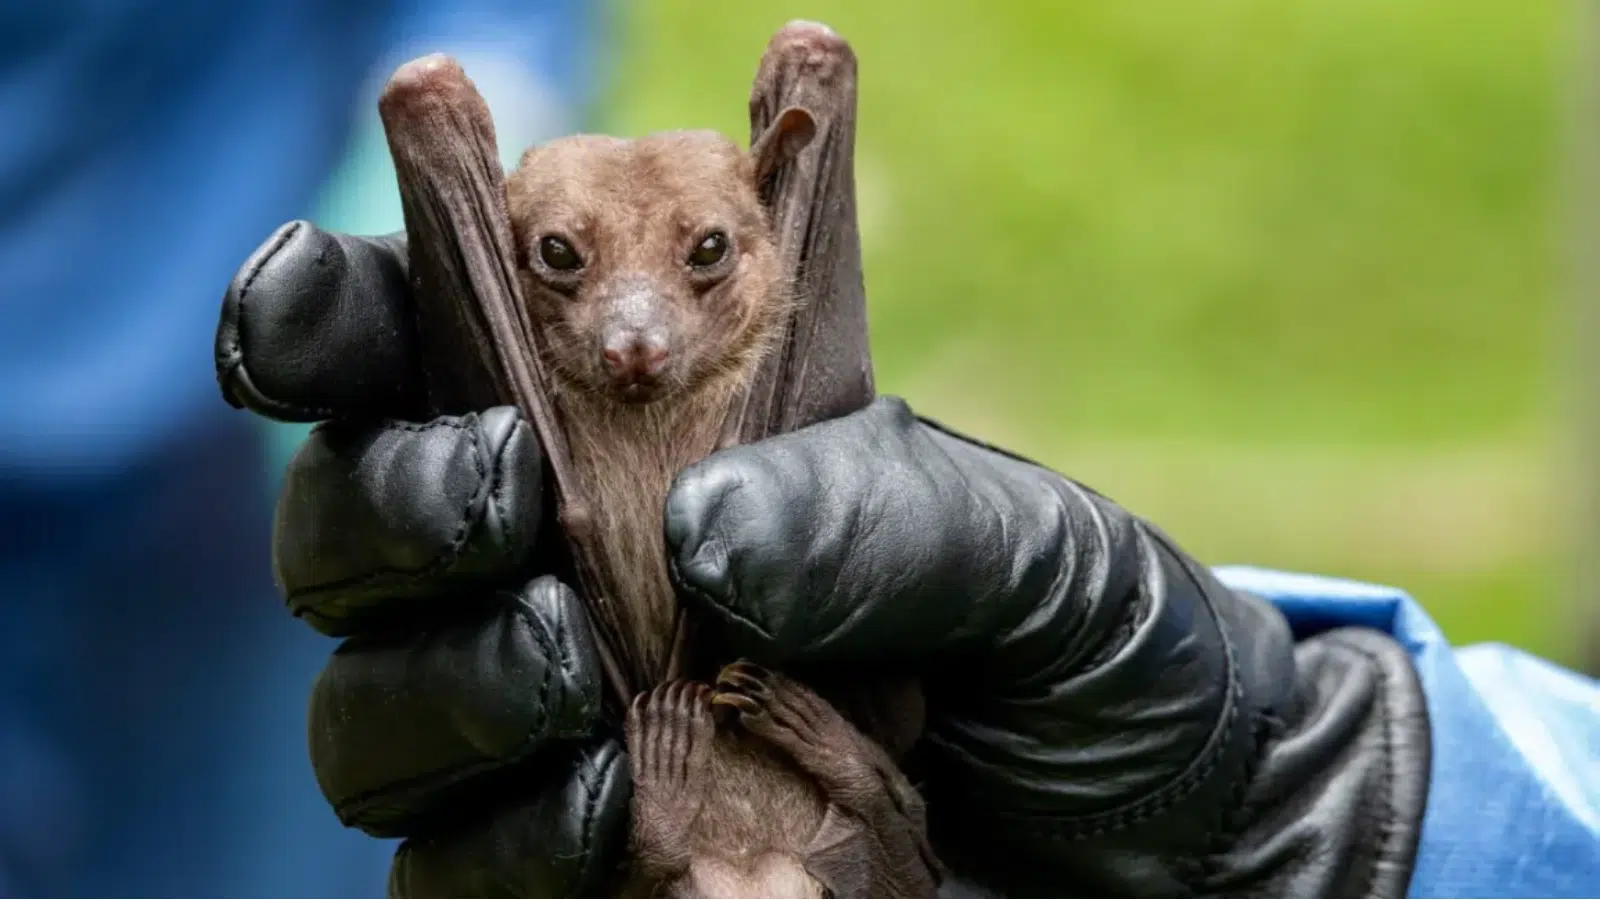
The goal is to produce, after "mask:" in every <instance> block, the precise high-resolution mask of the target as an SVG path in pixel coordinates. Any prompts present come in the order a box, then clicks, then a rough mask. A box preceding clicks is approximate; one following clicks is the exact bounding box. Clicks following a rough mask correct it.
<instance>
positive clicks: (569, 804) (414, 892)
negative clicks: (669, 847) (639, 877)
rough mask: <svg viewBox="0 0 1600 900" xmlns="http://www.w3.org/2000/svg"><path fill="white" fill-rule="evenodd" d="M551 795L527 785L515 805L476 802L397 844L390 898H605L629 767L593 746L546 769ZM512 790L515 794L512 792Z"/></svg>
mask: <svg viewBox="0 0 1600 900" xmlns="http://www.w3.org/2000/svg"><path fill="white" fill-rule="evenodd" d="M554 774H555V776H556V778H555V782H554V783H555V784H556V785H558V786H559V787H557V788H556V789H554V790H551V789H544V790H540V789H539V788H538V786H536V785H527V786H525V787H526V788H528V789H527V790H516V791H515V792H514V793H512V794H511V796H512V797H514V798H520V797H530V798H533V799H531V800H523V801H521V802H518V801H517V800H513V801H512V802H509V803H508V802H505V801H504V800H503V799H502V800H500V801H499V802H498V803H496V802H489V803H484V804H482V805H480V806H479V807H477V808H476V809H475V813H476V814H475V815H473V816H469V817H465V818H462V819H460V820H459V821H450V822H447V823H446V824H445V825H444V826H442V827H440V828H437V829H436V830H435V831H433V832H431V833H424V834H419V835H416V836H414V837H412V838H410V839H409V840H407V841H406V842H405V843H403V844H401V845H400V850H399V852H398V853H397V854H396V856H395V865H394V868H393V869H392V870H391V871H390V877H389V892H390V895H391V896H394V897H556V896H563V897H566V896H570V897H604V896H616V895H615V893H610V890H611V888H612V887H613V886H614V885H615V884H616V878H615V870H614V864H615V861H616V860H618V859H620V858H621V857H622V855H623V853H624V851H625V850H626V840H627V818H628V798H629V796H630V793H629V783H628V777H629V776H628V761H627V756H626V755H625V754H624V751H623V747H622V745H621V744H620V743H619V742H617V741H615V740H602V741H599V742H597V743H595V744H593V745H592V746H588V747H585V748H584V749H583V751H582V752H581V753H579V754H578V755H577V756H576V757H574V758H572V760H571V761H570V762H569V763H567V764H566V765H565V766H561V767H557V768H556V769H555V770H554ZM511 787H512V788H513V789H515V788H516V787H517V786H516V785H512V786H511Z"/></svg>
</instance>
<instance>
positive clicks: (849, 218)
mask: <svg viewBox="0 0 1600 900" xmlns="http://www.w3.org/2000/svg"><path fill="white" fill-rule="evenodd" d="M790 106H799V107H802V108H804V109H805V110H807V111H808V112H810V113H811V115H812V118H813V119H814V120H815V122H816V129H817V131H816V137H815V138H813V139H812V141H811V143H810V144H809V145H808V146H807V147H806V148H805V149H804V150H802V151H801V152H800V154H799V156H797V157H796V158H795V159H794V160H793V161H791V162H790V163H789V164H787V165H785V166H783V167H781V168H780V169H779V170H778V171H777V172H776V173H774V175H773V176H772V177H771V178H770V179H769V180H768V181H767V182H766V183H765V184H764V185H763V186H762V200H763V202H764V203H765V204H766V206H767V210H768V213H769V215H771V216H772V224H773V229H774V232H775V233H776V235H777V238H778V249H779V252H780V253H782V254H783V255H784V259H785V260H786V261H787V264H788V265H789V266H790V269H791V271H793V272H794V287H795V290H796V292H797V294H798V296H799V299H800V302H799V303H798V304H796V309H797V311H796V313H795V314H794V315H793V316H792V318H791V320H790V322H789V323H788V325H787V327H786V329H785V334H784V336H783V339H782V341H781V343H780V345H779V350H778V352H776V353H774V354H773V355H771V356H770V357H768V359H767V361H766V363H765V364H764V365H763V366H762V368H761V370H760V372H759V373H758V374H757V376H756V379H755V381H754V383H753V384H752V385H751V388H750V391H749V393H748V394H747V396H746V398H745V401H744V402H743V403H742V404H739V405H736V406H735V407H734V408H733V409H732V410H731V411H730V414H729V418H728V422H727V424H726V426H725V428H724V430H723V443H724V445H729V444H735V443H748V442H750V441H754V440H759V439H761V438H765V437H770V436H772V435H775V434H781V433H783V432H787V431H793V430H794V429H796V428H802V427H804V426H806V425H811V424H814V423H817V422H821V421H824V420H827V419H832V418H837V417H839V416H842V415H846V414H848V413H851V412H854V411H856V410H858V409H861V408H863V407H865V406H866V405H867V404H868V403H870V402H871V401H872V398H873V393H874V387H873V377H872V358H871V356H870V354H869V351H868V341H867V302H866V287H865V282H864V279H863V277H862V272H861V239H860V235H859V233H858V232H857V227H856V188H855V139H856V57H855V53H854V51H853V50H851V48H850V45H849V43H848V42H846V41H845V40H844V39H843V38H842V37H840V36H839V35H838V34H836V33H835V32H833V31H832V30H831V29H829V28H827V27H826V26H823V25H818V24H815V23H810V22H791V23H789V24H788V25H786V26H784V27H783V28H782V29H781V30H779V31H778V33H777V34H775V35H774V36H773V38H772V40H771V41H770V42H768V44H767V49H766V52H765V54H763V56H762V58H761V64H760V66H759V68H758V69H757V72H756V78H755V83H754V85H753V87H752V88H751V92H750V127H751V140H752V142H753V141H754V140H755V138H756V137H757V136H759V135H761V134H762V133H763V132H764V131H765V130H766V128H767V126H768V125H770V124H771V123H772V122H773V120H774V119H775V117H776V116H777V115H778V114H779V112H780V111H782V110H783V109H785V108H787V107H790Z"/></svg>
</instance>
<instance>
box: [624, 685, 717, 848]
mask: <svg viewBox="0 0 1600 900" xmlns="http://www.w3.org/2000/svg"><path fill="white" fill-rule="evenodd" d="M715 739H716V721H715V719H714V718H713V717H712V713H711V688H710V687H708V686H706V685H704V684H700V683H698V682H692V681H671V682H668V683H666V684H663V685H661V686H659V687H657V688H656V689H654V690H652V691H646V692H645V693H642V694H640V695H639V696H637V697H635V698H634V700H633V704H632V705H631V706H630V707H629V709H628V719H627V740H628V757H629V760H630V762H631V764H632V766H633V839H634V853H635V855H636V857H637V859H638V861H639V865H640V866H641V868H643V869H645V870H647V871H648V872H649V873H650V874H651V875H652V876H654V877H658V878H667V877H671V876H672V875H674V874H677V873H679V872H682V871H683V870H685V869H687V867H688V865H689V847H690V845H689V834H690V828H691V826H693V824H694V821H695V819H696V818H697V817H698V816H699V815H700V808H701V806H702V805H703V804H704V803H705V795H706V789H707V780H708V778H709V768H710V762H711V750H712V742H713V741H714V740H715Z"/></svg>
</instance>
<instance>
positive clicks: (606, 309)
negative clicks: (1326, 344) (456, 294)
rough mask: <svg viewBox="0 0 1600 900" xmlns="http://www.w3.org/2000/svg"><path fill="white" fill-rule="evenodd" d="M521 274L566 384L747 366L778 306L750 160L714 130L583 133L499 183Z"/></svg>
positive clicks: (663, 382)
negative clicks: (632, 136)
mask: <svg viewBox="0 0 1600 900" xmlns="http://www.w3.org/2000/svg"><path fill="white" fill-rule="evenodd" d="M506 198H507V209H508V212H509V214H510V218H511V223H512V231H513V237H514V240H515V245H516V251H517V264H518V274H519V277H520V279H521V282H522V288H523V293H524V299H525V302H526V303H527V304H528V307H529V312H530V314H531V319H532V320H533V323H534V327H535V328H537V329H539V330H540V331H541V332H542V337H543V338H544V343H545V346H546V347H547V348H548V359H547V362H548V364H549V365H550V368H551V370H552V373H553V374H554V375H555V376H556V377H557V379H559V380H560V381H561V382H562V386H563V387H566V388H569V389H577V390H580V391H582V392H585V393H588V394H592V395H597V396H600V397H605V398H608V399H611V400H613V401H615V402H618V403H627V404H634V403H650V402H654V401H658V400H662V399H664V398H668V397H672V396H674V395H676V394H681V393H684V392H689V391H693V390H694V389H695V388H696V387H698V386H700V385H702V384H705V383H706V382H707V381H708V380H710V379H711V378H713V377H714V376H716V375H717V374H719V373H727V372H734V371H743V370H745V369H746V368H748V363H749V361H750V360H751V359H753V358H754V357H756V356H758V355H759V354H760V353H761V352H762V351H763V350H764V349H765V347H766V342H767V341H768V339H769V338H770V336H771V335H772V334H773V333H774V332H775V331H776V328H777V326H778V325H779V323H780V322H781V321H782V317H783V316H784V314H785V313H786V312H787V305H786V304H787V291H786V290H785V289H784V285H785V284H786V281H785V278H784V272H783V266H782V262H781V260H780V258H779V255H778V252H777V249H776V247H775V246H774V243H773V240H772V234H771V230H770V227H769V225H768V222H767V216H766V212H765V210H764V209H763V207H762V205H761V202H760V198H759V196H758V195H757V192H756V184H755V167H754V164H753V162H752V161H751V159H750V157H749V156H747V155H746V154H745V153H744V152H743V151H741V150H740V149H739V148H738V147H737V146H735V145H734V144H733V143H732V142H731V141H729V140H727V139H726V138H724V137H722V136H721V135H718V134H715V133H712V132H669V133H664V134H658V135H650V136H647V137H644V138H639V139H636V140H624V139H619V138H611V137H599V136H591V135H580V136H576V137H570V138H563V139H561V140H557V141H554V142H551V143H549V144H545V145H542V146H539V147H535V148H533V149H531V150H529V151H528V152H527V153H526V154H524V155H523V158H522V161H521V163H520V164H519V165H518V167H517V169H516V171H514V172H513V173H511V175H510V176H509V177H508V178H507V182H506Z"/></svg>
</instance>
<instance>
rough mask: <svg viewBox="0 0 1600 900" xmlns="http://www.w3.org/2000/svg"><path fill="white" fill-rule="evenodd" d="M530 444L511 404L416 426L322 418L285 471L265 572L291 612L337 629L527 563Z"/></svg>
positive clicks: (535, 445)
mask: <svg viewBox="0 0 1600 900" xmlns="http://www.w3.org/2000/svg"><path fill="white" fill-rule="evenodd" d="M540 461H541V456H540V453H539V442H538V440H537V438H535V437H534V434H533V429H532V428H531V427H529V426H528V424H527V423H526V422H524V421H523V420H522V419H521V418H520V417H519V416H518V415H517V412H516V410H515V409H514V408H511V407H500V408H496V409H491V410H487V411H485V412H484V413H482V414H481V415H480V414H471V413H469V414H467V415H465V416H459V417H455V416H444V417H440V418H437V419H434V420H432V421H429V422H426V423H421V424H412V423H409V422H398V421H385V422H382V423H381V424H379V425H378V426H376V427H374V426H373V424H372V423H370V422H367V423H365V424H358V423H340V422H330V423H325V424H323V425H319V426H317V428H315V429H313V431H312V432H311V434H310V436H309V437H308V439H307V440H306V441H305V443H303V444H302V445H301V446H300V449H299V450H298V451H297V452H296V454H295V456H294V458H293V459H292V460H291V461H290V463H289V467H288V471H287V472H286V473H285V475H284V484H283V489H282V492H281V493H280V494H279V499H278V512H277V517H276V521H275V523H274V532H273V572H274V574H275V576H276V578H277V581H278V586H279V588H280V589H281V590H282V591H283V593H284V596H285V597H286V598H287V600H288V602H289V607H290V609H291V611H293V612H294V613H295V614H296V615H299V616H302V617H304V618H305V619H306V620H307V621H308V622H309V623H311V625H312V626H314V627H315V628H317V629H318V630H320V631H322V632H324V633H326V634H332V635H340V636H342V635H346V634H350V633H352V632H353V630H355V629H357V628H359V627H361V626H363V625H371V624H375V623H374V622H373V621H372V620H375V619H378V618H381V617H383V616H386V615H389V614H392V613H394V612H395V611H396V609H397V608H399V607H400V606H401V605H402V604H401V603H400V602H399V601H402V600H416V601H419V602H421V601H428V600H433V601H435V602H436V603H449V602H451V601H452V600H453V599H454V598H459V597H461V596H463V595H467V594H470V593H471V592H472V591H474V590H478V591H481V590H484V589H492V588H493V587H495V586H497V585H499V584H504V583H505V579H506V576H507V573H516V572H519V571H524V570H526V568H527V567H528V566H529V564H530V562H531V561H532V559H533V553H534V549H535V546H536V543H537V536H538V530H539V524H540V522H539V519H540V516H541V515H542V513H543V505H542V503H541V500H542V479H541V474H540V471H539V466H540Z"/></svg>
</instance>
